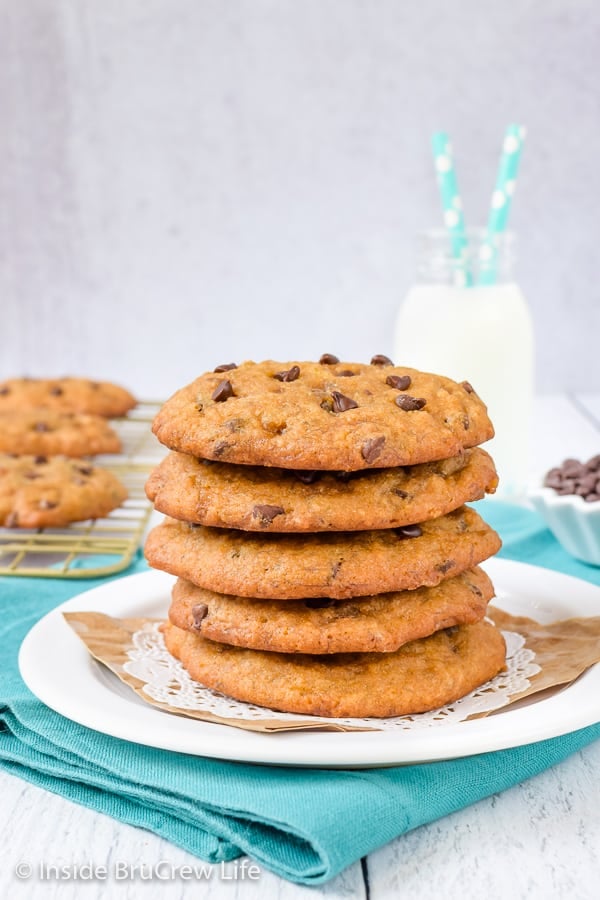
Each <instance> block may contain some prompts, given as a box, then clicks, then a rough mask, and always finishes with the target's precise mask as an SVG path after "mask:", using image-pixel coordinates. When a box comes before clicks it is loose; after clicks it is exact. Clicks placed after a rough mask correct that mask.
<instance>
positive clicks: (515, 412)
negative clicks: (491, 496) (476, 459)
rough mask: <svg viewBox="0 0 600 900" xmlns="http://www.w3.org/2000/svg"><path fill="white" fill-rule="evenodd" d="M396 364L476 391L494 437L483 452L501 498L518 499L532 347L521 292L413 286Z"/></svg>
mask: <svg viewBox="0 0 600 900" xmlns="http://www.w3.org/2000/svg"><path fill="white" fill-rule="evenodd" d="M394 362H395V363H396V365H399V366H411V367H413V368H417V369H422V370H424V371H426V372H436V373H438V374H440V375H447V376H448V377H450V378H452V379H454V380H456V381H469V382H470V383H471V384H472V385H473V387H474V389H475V391H476V392H477V394H478V395H479V396H480V397H481V399H482V400H483V402H484V403H485V404H486V405H487V407H488V411H489V415H490V418H491V420H492V422H493V424H494V428H495V431H496V437H495V438H494V439H493V440H492V441H489V442H488V443H487V444H485V445H484V448H485V449H486V450H488V451H489V452H490V453H491V454H492V456H493V457H494V460H495V463H496V468H497V470H498V474H499V477H500V485H499V488H498V494H499V495H500V496H512V497H515V498H516V497H518V496H519V495H521V494H522V493H523V492H524V490H525V488H526V484H527V475H528V463H529V442H530V435H529V432H530V421H531V409H532V402H533V383H534V374H533V364H534V339H533V327H532V321H531V316H530V313H529V309H528V307H527V303H526V301H525V298H524V296H523V294H522V293H521V290H520V289H519V287H518V285H517V284H515V283H514V282H512V281H508V282H504V283H499V284H494V285H489V286H487V285H486V286H479V285H476V286H475V287H468V288H467V287H465V288H462V287H454V286H453V285H452V284H448V283H434V282H431V283H427V282H424V283H421V284H416V285H415V286H414V287H412V288H411V289H410V291H409V292H408V295H407V296H406V298H405V300H404V303H403V304H402V306H401V308H400V311H399V314H398V318H397V322H396V329H395V338H394Z"/></svg>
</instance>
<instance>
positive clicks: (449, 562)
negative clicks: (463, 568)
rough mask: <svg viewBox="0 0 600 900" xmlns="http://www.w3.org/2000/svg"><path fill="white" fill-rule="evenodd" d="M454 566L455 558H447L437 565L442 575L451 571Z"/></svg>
mask: <svg viewBox="0 0 600 900" xmlns="http://www.w3.org/2000/svg"><path fill="white" fill-rule="evenodd" d="M453 566H454V560H453V559H447V560H446V562H443V563H440V564H439V566H436V569H437V570H438V572H441V573H442V575H445V574H446V572H449V571H450V569H451V568H452V567H453Z"/></svg>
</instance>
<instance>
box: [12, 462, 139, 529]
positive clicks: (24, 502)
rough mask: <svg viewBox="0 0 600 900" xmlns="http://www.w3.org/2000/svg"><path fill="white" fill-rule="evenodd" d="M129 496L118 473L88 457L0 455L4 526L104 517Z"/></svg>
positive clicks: (56, 522)
mask: <svg viewBox="0 0 600 900" xmlns="http://www.w3.org/2000/svg"><path fill="white" fill-rule="evenodd" d="M126 499H127V489H126V488H125V486H124V485H123V484H121V482H120V481H119V479H118V478H117V477H116V475H113V473H112V472H109V471H107V470H106V469H101V468H100V467H99V466H94V465H92V464H91V463H89V462H88V461H87V460H83V459H67V458H66V457H61V456H52V457H47V456H17V457H15V456H9V455H7V454H4V453H0V525H4V526H6V527H8V528H44V527H49V526H57V527H58V526H62V525H68V524H69V523H70V522H81V521H84V520H86V519H99V518H102V517H103V516H106V515H108V513H109V512H110V511H111V510H113V509H115V508H116V507H117V506H120V505H121V503H123V501H124V500H126Z"/></svg>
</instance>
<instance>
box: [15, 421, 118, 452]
mask: <svg viewBox="0 0 600 900" xmlns="http://www.w3.org/2000/svg"><path fill="white" fill-rule="evenodd" d="M120 450H121V441H120V439H119V437H118V435H117V433H116V432H115V431H114V429H113V428H111V426H110V425H109V424H108V422H107V421H106V419H104V418H103V417H102V416H95V415H91V414H88V413H67V412H56V411H55V410H52V409H32V410H16V409H15V410H11V411H9V412H1V411H0V452H1V453H34V454H42V455H45V456H54V455H63V456H76V457H78V456H95V455H97V454H100V453H119V452H120Z"/></svg>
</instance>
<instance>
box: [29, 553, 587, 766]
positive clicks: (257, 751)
mask: <svg viewBox="0 0 600 900" xmlns="http://www.w3.org/2000/svg"><path fill="white" fill-rule="evenodd" d="M484 568H485V569H486V571H487V572H488V574H489V575H490V577H491V578H492V579H493V580H494V582H495V584H496V588H497V589H498V591H499V592H506V591H509V592H510V591H511V590H516V591H519V592H521V591H523V590H524V587H527V588H528V589H529V590H531V589H532V587H533V586H534V585H535V594H536V596H537V595H539V597H540V603H539V607H537V608H536V606H535V604H533V603H529V601H528V603H529V607H530V611H529V613H527V612H525V613H523V610H522V608H521V609H518V610H514V611H516V612H519V613H520V614H526V615H527V614H528V615H531V616H533V617H535V616H536V612H537V613H541V616H538V617H539V618H541V620H548V619H549V618H553V617H554V618H557V616H551V615H550V614H549V610H550V609H551V607H552V602H554V603H556V604H558V605H559V607H561V606H562V608H564V607H565V606H566V608H567V610H569V611H568V612H567V615H573V616H583V615H592V614H594V612H598V611H600V587H597V586H596V585H593V584H591V583H590V582H587V581H583V580H582V579H579V578H574V577H573V576H570V575H565V574H563V573H560V572H555V571H553V570H550V569H543V568H540V567H538V566H532V565H529V564H527V563H520V562H513V561H512V560H503V559H494V560H488V562H487V563H486V564H485V565H484ZM173 582H174V578H173V577H172V576H170V575H166V574H165V573H163V572H157V571H154V570H150V571H148V572H142V573H138V574H135V575H129V576H125V577H123V578H119V579H113V580H111V581H109V582H107V583H106V584H103V585H100V586H99V587H95V588H92V589H91V590H87V591H85V592H83V593H81V594H78V595H77V596H75V597H72V598H71V599H70V600H68V601H66V602H65V603H62V604H61V605H60V606H58V607H56V608H55V609H54V610H52V611H51V612H49V613H48V614H47V615H45V616H44V617H43V618H42V619H40V620H39V621H38V622H37V623H36V624H35V625H34V626H33V627H32V628H31V630H30V631H29V633H28V634H27V635H26V637H25V639H24V640H23V643H22V645H21V648H20V651H19V669H20V672H21V676H22V678H23V680H24V681H25V684H26V685H27V687H28V688H29V689H30V690H31V691H32V693H33V694H35V696H36V697H37V698H38V699H39V700H41V701H42V703H44V704H45V705H46V706H48V707H50V708H51V709H53V710H54V711H55V712H58V713H60V714H61V715H63V716H65V717H66V718H68V719H71V720H72V721H74V722H77V723H79V724H80V725H84V726H86V727H88V728H91V729H93V730H95V731H99V732H101V733H104V734H107V735H111V736H113V737H117V738H120V739H123V740H127V741H131V742H133V743H137V744H143V745H145V746H150V747H156V748H159V749H163V750H170V751H175V752H178V753H187V754H191V755H194V756H206V757H211V758H216V759H223V760H230V761H236V762H246V763H260V764H267V765H284V766H312V767H315V766H317V767H326V768H356V767H357V768H367V767H373V766H392V765H406V764H412V763H421V762H433V761H436V760H443V759H454V758H458V757H464V756H472V755H475V754H478V753H485V752H490V751H494V750H503V749H507V748H510V747H517V746H521V745H524V744H529V743H534V742H536V741H541V740H544V739H546V738H551V737H557V736H559V735H562V734H567V733H569V732H571V731H575V730H577V729H579V728H583V727H585V726H586V725H591V724H594V723H595V722H597V721H600V700H599V699H598V698H600V664H598V665H595V666H593V667H592V668H590V669H588V671H587V672H586V673H584V675H582V676H581V677H580V678H579V679H577V680H576V681H575V682H574V683H572V684H571V685H569V686H568V687H567V688H565V689H563V690H562V691H559V692H557V693H555V694H554V695H552V696H550V697H547V698H545V699H543V700H540V701H539V702H534V703H530V704H529V705H527V706H525V707H520V708H519V707H517V708H515V709H512V708H509V709H506V710H505V711H500V712H499V713H498V714H496V715H493V716H490V717H487V718H483V719H476V720H473V721H469V722H461V723H457V724H444V725H443V726H440V727H439V729H438V728H436V727H435V726H433V727H432V728H428V729H419V730H415V731H408V732H397V731H387V732H343V733H340V732H319V731H314V732H310V731H302V732H279V733H275V734H264V733H260V732H251V731H243V730H240V729H237V728H234V727H231V726H228V725H220V724H213V723H211V722H202V721H200V720H196V719H189V718H185V717H183V716H179V715H173V714H170V713H167V712H163V711H161V710H158V709H156V708H155V707H152V706H150V705H148V704H144V703H143V702H142V701H140V700H139V699H138V698H137V697H136V696H135V694H134V693H133V691H131V696H130V698H129V699H128V695H126V694H119V693H117V692H116V691H112V690H110V689H109V688H108V687H107V684H106V677H109V678H110V679H112V678H114V679H115V682H118V679H117V678H116V676H115V675H113V674H112V673H108V671H107V670H106V669H105V668H104V667H102V672H103V674H104V676H105V677H101V675H100V665H101V664H100V663H98V662H96V661H95V660H94V659H93V658H92V657H91V656H90V654H89V653H88V651H87V650H86V648H85V647H84V645H83V644H82V642H81V641H80V639H79V638H78V637H77V636H76V634H75V633H74V632H73V631H72V630H71V628H70V627H69V626H68V625H67V623H66V622H65V620H64V619H63V617H62V613H63V612H66V611H71V612H73V611H85V610H89V611H92V610H95V611H101V612H105V613H107V614H108V615H113V616H117V617H128V616H144V615H154V613H151V612H148V611H145V610H148V608H149V605H150V603H151V600H152V597H155V596H159V597H160V598H162V596H163V595H164V598H165V612H166V609H167V607H168V601H169V592H170V587H171V585H172V584H173ZM565 597H567V598H568V600H567V601H565ZM496 602H497V604H498V605H499V606H503V607H504V608H508V609H510V608H511V604H510V602H509V603H508V606H506V603H504V602H498V601H496ZM549 602H550V604H551V605H550V607H548V603H549ZM544 610H545V611H544ZM511 611H513V610H511ZM560 617H564V616H560ZM127 690H129V689H127ZM161 726H165V727H161Z"/></svg>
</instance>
